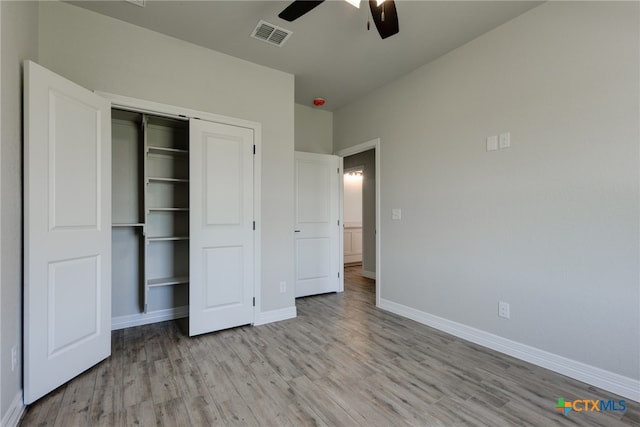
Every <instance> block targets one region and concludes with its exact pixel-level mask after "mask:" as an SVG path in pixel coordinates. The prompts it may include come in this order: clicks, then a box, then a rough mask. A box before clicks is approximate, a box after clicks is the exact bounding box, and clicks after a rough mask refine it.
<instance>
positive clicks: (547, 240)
mask: <svg viewBox="0 0 640 427" xmlns="http://www.w3.org/2000/svg"><path fill="white" fill-rule="evenodd" d="M638 14H639V4H638V3H636V2H620V3H610V2H550V3H545V4H543V5H542V6H539V7H537V8H535V9H533V10H531V11H529V12H527V13H525V14H524V15H521V16H520V17H518V18H516V19H514V20H512V21H510V22H508V23H506V24H504V25H503V26H501V27H499V28H497V29H495V30H493V31H491V32H489V33H487V34H485V35H483V36H481V37H479V38H478V39H476V40H474V41H472V42H470V43H468V44H467V45H465V46H463V47H461V48H459V49H457V50H455V51H453V52H451V53H449V54H447V55H445V56H443V57H441V58H440V59H438V60H436V61H434V62H432V63H430V64H428V65H426V66H424V67H422V68H420V69H418V70H416V71H415V72H413V73H411V74H409V75H407V76H406V77H404V78H402V79H400V80H397V81H395V82H393V83H391V84H389V85H387V86H385V87H383V88H381V89H379V90H378V91H376V92H375V93H372V94H370V95H369V96H367V97H365V98H364V99H361V100H359V101H357V102H355V103H353V104H352V105H349V106H347V107H344V108H342V109H341V110H339V111H336V112H334V125H335V132H334V145H335V146H334V148H335V150H336V151H337V150H340V149H343V148H345V147H347V146H349V145H354V144H356V143H359V142H362V141H367V140H370V139H373V138H376V137H380V138H381V150H380V152H381V169H382V170H381V179H382V182H381V199H382V200H381V203H382V206H381V212H382V218H381V230H380V232H381V239H382V243H381V245H382V247H381V251H382V253H381V259H382V265H381V270H380V271H381V274H382V277H381V289H380V292H381V297H382V298H383V299H384V300H387V301H391V302H393V303H395V304H398V305H401V306H404V307H409V308H410V309H413V310H415V311H416V312H420V313H427V314H431V315H435V316H439V317H441V318H444V319H448V320H451V321H454V322H458V323H460V324H463V325H468V326H471V327H473V328H477V329H479V330H481V331H484V332H488V333H490V334H493V335H497V336H500V337H504V338H507V339H509V340H513V341H515V342H519V343H523V344H526V345H529V346H531V347H534V348H536V349H541V350H545V351H547V352H550V353H552V354H555V355H560V356H563V357H566V358H568V359H571V360H573V361H579V362H583V363H585V364H587V365H590V366H592V367H597V368H601V369H603V370H605V371H608V372H612V373H616V374H619V375H621V376H624V377H626V378H629V379H633V380H638V379H640V364H639V363H638V361H639V360H640V308H639V306H640V304H639V302H640V291H639V241H638V238H639V224H638V218H639V215H640V211H639V202H640V197H639V196H640V189H639V183H638V170H639V168H638V167H639V164H638V160H639V144H638V142H639V140H640V135H639V131H640V127H639V117H640V106H639V90H640V87H639V79H638V75H639V73H640V70H639V67H640V65H639V64H640V58H639V54H640V45H639V44H640V41H639V40H640V37H639V36H640V31H639V28H638ZM505 131H510V132H511V138H512V146H511V148H509V149H505V150H499V151H494V152H486V151H485V138H486V137H487V136H488V135H496V134H498V133H500V132H505ZM392 208H402V220H401V221H391V209H392ZM499 300H503V301H506V302H509V303H510V304H511V319H510V320H504V319H501V318H499V317H498V316H497V305H498V301H499Z"/></svg>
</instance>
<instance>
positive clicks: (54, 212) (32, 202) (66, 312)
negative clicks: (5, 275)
mask: <svg viewBox="0 0 640 427" xmlns="http://www.w3.org/2000/svg"><path fill="white" fill-rule="evenodd" d="M24 100H25V154H24V156H25V162H24V167H25V171H24V177H25V187H24V188H25V199H24V207H25V213H24V218H25V226H24V238H25V241H24V244H25V247H24V265H25V267H24V283H25V290H24V401H25V403H26V404H29V403H32V402H33V401H35V400H36V399H38V398H40V397H42V396H43V395H45V394H46V393H48V392H50V391H52V390H53V389H55V388H57V387H58V386H60V385H62V384H64V383H65V382H66V381H68V380H70V379H71V378H73V377H75V376H77V375H78V374H80V373H81V372H83V371H85V370H86V369H88V368H90V367H91V366H93V365H94V364H96V363H98V362H99V361H101V360H103V359H104V358H106V357H108V356H109V355H110V354H111V119H110V115H111V111H110V108H111V106H110V103H109V102H108V101H106V100H105V99H103V98H101V97H99V96H97V95H95V94H94V93H92V92H90V91H88V90H86V89H84V88H82V87H80V86H78V85H76V84H75V83H73V82H70V81H69V80H66V79H64V78H62V77H60V76H58V75H57V74H54V73H52V72H51V71H49V70H47V69H45V68H43V67H41V66H39V65H38V64H35V63H33V62H26V63H25V96H24Z"/></svg>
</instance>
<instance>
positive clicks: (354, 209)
mask: <svg viewBox="0 0 640 427" xmlns="http://www.w3.org/2000/svg"><path fill="white" fill-rule="evenodd" d="M343 221H344V226H345V227H362V175H359V176H350V175H349V174H348V173H345V174H344V217H343Z"/></svg>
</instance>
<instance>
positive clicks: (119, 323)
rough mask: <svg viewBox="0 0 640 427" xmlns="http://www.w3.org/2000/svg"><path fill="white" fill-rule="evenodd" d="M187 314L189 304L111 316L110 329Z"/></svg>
mask: <svg viewBox="0 0 640 427" xmlns="http://www.w3.org/2000/svg"><path fill="white" fill-rule="evenodd" d="M188 316H189V306H188V305H183V306H181V307H175V308H167V309H165V310H156V311H149V312H147V313H138V314H129V315H126V316H118V317H112V318H111V330H112V331H115V330H117V329H124V328H131V327H134V326H141V325H148V324H149V323H156V322H164V321H165V320H174V319H180V318H183V317H188Z"/></svg>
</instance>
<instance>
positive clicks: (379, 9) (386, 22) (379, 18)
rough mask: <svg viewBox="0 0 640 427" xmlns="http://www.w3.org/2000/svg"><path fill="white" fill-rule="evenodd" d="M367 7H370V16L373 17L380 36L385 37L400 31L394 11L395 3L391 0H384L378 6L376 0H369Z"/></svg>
mask: <svg viewBox="0 0 640 427" xmlns="http://www.w3.org/2000/svg"><path fill="white" fill-rule="evenodd" d="M369 9H371V16H372V17H373V22H375V24H376V28H377V29H378V33H379V34H380V37H382V38H383V39H386V38H387V37H391V36H392V35H394V34H397V33H398V32H399V31H400V27H399V25H398V12H397V11H396V4H395V3H394V2H393V0H385V2H384V3H382V4H381V5H380V6H378V2H377V1H376V0H369ZM383 14H384V19H383Z"/></svg>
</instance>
